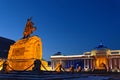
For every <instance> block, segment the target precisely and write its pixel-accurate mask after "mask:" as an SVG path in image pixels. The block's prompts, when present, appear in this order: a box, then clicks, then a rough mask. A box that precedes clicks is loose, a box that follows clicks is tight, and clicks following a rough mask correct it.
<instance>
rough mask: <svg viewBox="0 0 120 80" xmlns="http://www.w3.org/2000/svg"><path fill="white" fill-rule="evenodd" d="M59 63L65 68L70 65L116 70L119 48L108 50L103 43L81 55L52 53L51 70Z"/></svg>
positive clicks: (119, 62)
mask: <svg viewBox="0 0 120 80" xmlns="http://www.w3.org/2000/svg"><path fill="white" fill-rule="evenodd" d="M58 64H61V65H62V67H63V68H64V69H65V70H69V68H70V66H71V65H72V66H74V69H77V68H78V66H80V67H81V68H82V69H85V68H88V69H89V70H104V69H106V70H113V71H114V70H116V69H120V50H110V49H109V48H107V47H105V46H104V45H103V44H100V45H99V46H97V47H96V48H94V49H93V50H92V51H91V52H85V53H83V54H82V55H67V56H64V55H53V56H51V67H52V70H55V69H56V66H57V65H58Z"/></svg>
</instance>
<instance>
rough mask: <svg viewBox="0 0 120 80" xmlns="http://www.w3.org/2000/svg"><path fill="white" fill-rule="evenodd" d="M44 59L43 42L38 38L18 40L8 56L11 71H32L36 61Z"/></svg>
mask: <svg viewBox="0 0 120 80" xmlns="http://www.w3.org/2000/svg"><path fill="white" fill-rule="evenodd" d="M36 59H38V60H41V59H42V41H41V39H40V38H39V37H37V36H32V37H30V38H25V39H21V40H18V41H17V42H16V43H14V44H13V45H11V46H10V50H9V54H8V63H9V69H11V70H18V71H24V70H32V68H33V67H34V61H35V60H36Z"/></svg>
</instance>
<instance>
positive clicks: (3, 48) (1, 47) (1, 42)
mask: <svg viewBox="0 0 120 80" xmlns="http://www.w3.org/2000/svg"><path fill="white" fill-rule="evenodd" d="M14 43H15V41H14V40H11V39H7V38H4V37H0V58H5V59H6V58H7V56H8V51H9V49H10V45H12V44H14Z"/></svg>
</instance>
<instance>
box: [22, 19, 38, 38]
mask: <svg viewBox="0 0 120 80" xmlns="http://www.w3.org/2000/svg"><path fill="white" fill-rule="evenodd" d="M31 19H32V18H30V19H28V20H27V23H26V26H25V30H24V32H23V35H24V36H23V38H28V37H30V34H32V32H33V31H35V30H36V27H34V23H33V22H32V21H31Z"/></svg>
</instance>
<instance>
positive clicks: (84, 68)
mask: <svg viewBox="0 0 120 80" xmlns="http://www.w3.org/2000/svg"><path fill="white" fill-rule="evenodd" d="M85 67H86V59H84V69H85Z"/></svg>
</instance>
